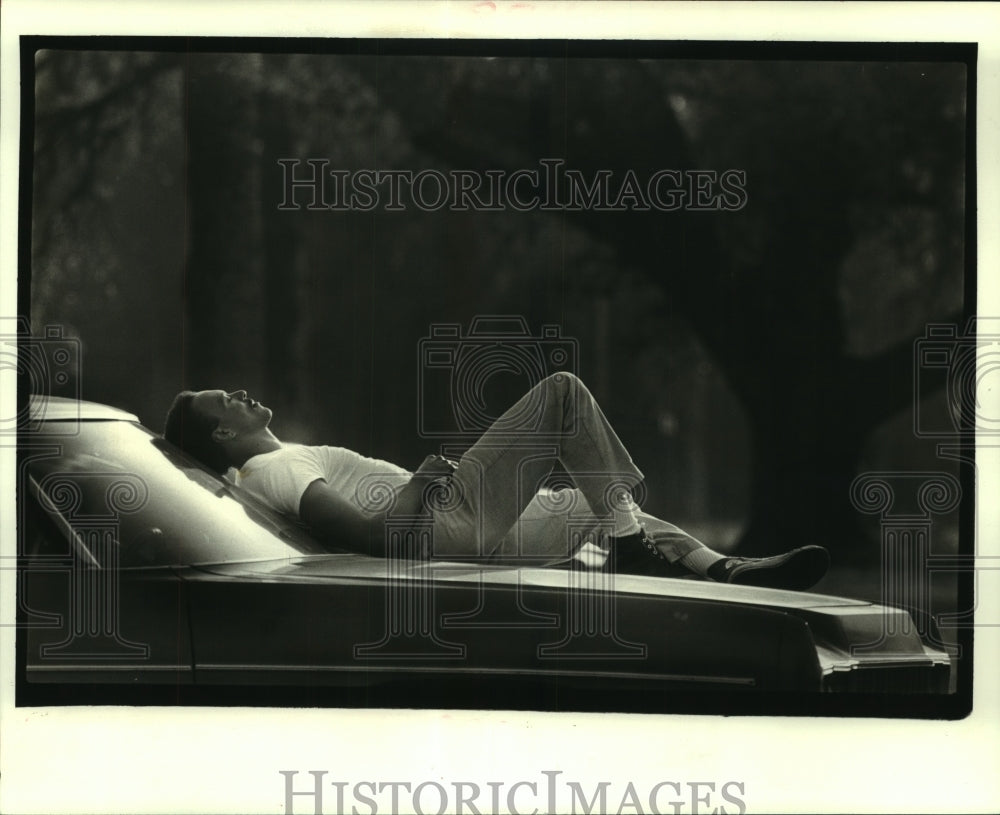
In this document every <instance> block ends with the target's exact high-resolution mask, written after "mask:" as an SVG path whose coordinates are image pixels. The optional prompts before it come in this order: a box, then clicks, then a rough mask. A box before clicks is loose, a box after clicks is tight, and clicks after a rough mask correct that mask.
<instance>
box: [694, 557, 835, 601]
mask: <svg viewBox="0 0 1000 815" xmlns="http://www.w3.org/2000/svg"><path fill="white" fill-rule="evenodd" d="M828 568H830V555H829V553H828V552H827V551H826V549H824V548H823V547H822V546H803V547H802V548H801V549H792V551H790V552H785V553H784V554H783V555H775V556H774V557H761V558H753V557H729V558H726V559H725V560H721V561H719V562H718V563H715V564H713V565H712V566H711V567H710V568H709V570H708V576H709V577H710V578H712V580H715V581H716V582H718V583H733V584H735V585H739V586H763V587H765V588H769V589H792V590H795V591H803V590H805V589H808V588H810V587H812V586H815V585H816V584H817V583H818V582H819V581H820V580H821V579H822V577H823V575H825V574H826V570H827V569H828Z"/></svg>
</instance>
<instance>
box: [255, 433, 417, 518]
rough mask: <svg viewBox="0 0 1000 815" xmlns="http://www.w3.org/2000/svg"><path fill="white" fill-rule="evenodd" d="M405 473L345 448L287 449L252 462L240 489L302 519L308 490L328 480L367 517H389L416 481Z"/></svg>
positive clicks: (275, 451) (288, 445)
mask: <svg viewBox="0 0 1000 815" xmlns="http://www.w3.org/2000/svg"><path fill="white" fill-rule="evenodd" d="M411 475H412V473H410V472H409V471H408V470H404V469H403V468H402V467H400V466H398V465H396V464H392V463H391V462H388V461H382V460H381V459H377V458H368V457H367V456H363V455H361V454H360V453H355V452H354V451H353V450H348V449H346V448H344V447H307V446H305V445H302V444H284V445H282V447H281V449H280V450H272V451H271V452H270V453H261V454H260V455H258V456H254V457H253V458H250V459H248V460H247V462H246V463H245V464H244V465H243V467H242V468H241V469H240V470H239V471H238V472H237V474H236V483H237V484H239V485H240V486H241V487H243V488H245V489H246V490H248V491H249V492H251V493H253V494H254V495H255V496H257V497H258V498H260V499H261V500H262V501H263V502H264V503H265V504H267V505H268V506H270V507H272V508H274V509H276V510H278V512H284V513H285V514H287V515H294V516H296V517H297V516H298V514H299V502H300V501H301V500H302V494H303V493H304V492H305V491H306V488H307V487H308V486H309V485H310V484H312V483H313V481H316V480H317V479H322V480H323V481H325V482H326V483H327V484H329V486H330V487H331V488H332V489H334V490H336V491H337V492H338V493H339V494H340V495H341V497H343V498H344V499H346V500H348V501H350V502H351V503H353V504H354V505H355V506H356V507H358V509H360V510H361V512H362V513H364V514H365V515H369V516H370V515H375V514H377V513H379V512H384V511H385V510H386V509H388V508H389V504H390V503H391V501H392V500H393V499H394V497H395V495H396V494H397V493H398V492H399V490H401V489H402V488H403V486H404V485H405V484H406V482H407V481H409V480H410V476H411Z"/></svg>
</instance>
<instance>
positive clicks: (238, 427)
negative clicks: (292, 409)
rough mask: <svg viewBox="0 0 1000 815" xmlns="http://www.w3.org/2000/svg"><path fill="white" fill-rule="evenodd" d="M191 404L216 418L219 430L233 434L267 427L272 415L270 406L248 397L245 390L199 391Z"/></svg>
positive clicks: (199, 410)
mask: <svg viewBox="0 0 1000 815" xmlns="http://www.w3.org/2000/svg"><path fill="white" fill-rule="evenodd" d="M191 404H192V407H194V409H195V410H197V411H198V412H199V413H201V414H203V415H205V416H211V417H212V418H214V419H218V421H219V427H218V429H219V430H221V431H228V432H231V433H232V434H234V435H235V436H242V435H245V434H247V433H252V432H254V431H255V430H261V429H263V428H265V427H267V425H268V424H269V423H270V421H271V416H272V415H273V411H272V410H271V409H270V408H266V407H264V406H263V405H262V404H261V403H260V402H257V401H255V400H253V399H251V398H249V397H248V396H247V392H246V391H232V392H231V393H226V392H225V391H223V390H214V391H199V392H198V393H197V394H196V395H195V397H194V399H192V401H191Z"/></svg>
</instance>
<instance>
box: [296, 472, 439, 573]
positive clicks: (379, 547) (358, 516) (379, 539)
mask: <svg viewBox="0 0 1000 815" xmlns="http://www.w3.org/2000/svg"><path fill="white" fill-rule="evenodd" d="M453 470H454V466H453V465H452V464H451V463H450V462H448V461H447V460H446V459H443V458H441V457H440V456H428V457H427V458H426V459H425V460H424V462H423V463H422V464H421V465H420V467H419V468H418V469H417V471H416V472H415V473H414V474H413V477H412V478H410V480H409V481H408V482H407V483H406V485H405V486H404V487H403V489H402V490H400V492H399V494H398V495H397V496H396V502H395V506H394V507H393V510H392V511H393V513H394V514H396V515H401V516H417V515H422V514H424V513H425V512H426V509H425V508H424V505H423V493H424V490H425V489H426V488H427V485H428V484H429V483H430V482H431V481H433V480H434V479H436V478H440V477H441V476H442V475H445V474H447V473H450V472H452V471H453ZM386 515H387V513H385V512H381V513H378V514H376V515H365V514H364V513H363V512H361V510H360V509H358V507H356V506H355V505H354V504H352V503H351V502H350V501H348V500H347V499H346V498H344V497H343V496H342V495H340V493H338V492H336V491H335V490H333V489H331V488H330V486H329V485H328V484H327V483H326V482H325V481H323V480H322V479H317V480H316V481H313V482H312V483H311V484H310V485H309V486H308V487H307V488H306V491H305V492H304V493H303V494H302V499H301V500H300V501H299V518H301V519H302V522H303V523H305V524H306V526H308V527H309V528H310V530H312V532H313V534H314V535H315V536H317V537H319V538H321V539H326V540H329V541H331V542H332V543H336V544H337V545H340V546H343V547H344V548H345V549H354V550H359V551H362V552H364V553H366V554H370V555H374V556H376V557H385V556H386V547H385V543H386V542H385V519H386Z"/></svg>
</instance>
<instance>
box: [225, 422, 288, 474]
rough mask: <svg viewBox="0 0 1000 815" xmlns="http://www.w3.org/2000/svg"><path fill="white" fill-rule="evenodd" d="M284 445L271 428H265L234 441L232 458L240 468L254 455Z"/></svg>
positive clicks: (231, 451)
mask: <svg viewBox="0 0 1000 815" xmlns="http://www.w3.org/2000/svg"><path fill="white" fill-rule="evenodd" d="M282 446H283V445H282V443H281V440H280V439H279V438H278V437H277V436H275V435H274V433H272V432H271V431H270V430H268V429H267V428H264V429H263V430H261V431H259V432H257V433H254V434H253V435H251V436H244V437H243V438H241V439H239V440H237V441H235V442H232V448H231V449H230V451H229V453H230V460H231V461H232V462H234V466H235V467H236V468H237V469H239V468H242V467H243V465H244V464H246V463H247V462H248V461H249V460H250V459H252V458H253V457H254V456H259V455H262V454H264V453H272V452H274V451H275V450H280V449H281V448H282Z"/></svg>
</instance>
